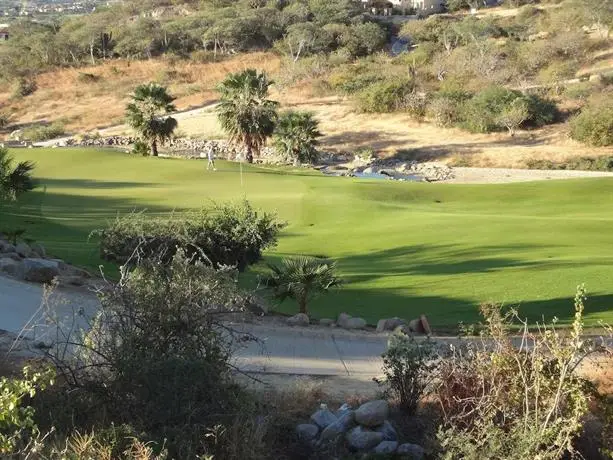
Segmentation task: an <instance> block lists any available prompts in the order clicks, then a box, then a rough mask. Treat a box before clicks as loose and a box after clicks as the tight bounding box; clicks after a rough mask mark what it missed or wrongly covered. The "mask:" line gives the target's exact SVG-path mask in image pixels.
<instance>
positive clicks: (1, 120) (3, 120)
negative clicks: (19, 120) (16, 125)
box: [0, 112, 11, 129]
mask: <svg viewBox="0 0 613 460" xmlns="http://www.w3.org/2000/svg"><path fill="white" fill-rule="evenodd" d="M10 122H11V117H10V115H9V114H7V113H4V112H0V129H4V128H6V127H7V126H8V125H9V123H10Z"/></svg>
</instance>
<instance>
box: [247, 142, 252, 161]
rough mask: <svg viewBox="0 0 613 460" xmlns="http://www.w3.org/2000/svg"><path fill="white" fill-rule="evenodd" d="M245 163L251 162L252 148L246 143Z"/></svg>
mask: <svg viewBox="0 0 613 460" xmlns="http://www.w3.org/2000/svg"><path fill="white" fill-rule="evenodd" d="M247 163H253V149H252V148H251V145H247Z"/></svg>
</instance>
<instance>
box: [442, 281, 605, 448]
mask: <svg viewBox="0 0 613 460" xmlns="http://www.w3.org/2000/svg"><path fill="white" fill-rule="evenodd" d="M584 299H585V291H584V290H583V288H582V287H579V288H578V290H577V295H576V297H575V320H574V322H573V324H572V328H571V330H570V332H569V333H564V332H561V331H559V330H557V329H556V327H555V323H553V324H551V325H540V326H538V328H537V329H536V330H534V331H531V330H529V328H528V326H527V324H525V323H523V329H522V333H521V335H520V336H519V337H518V338H516V339H515V338H513V337H512V335H511V333H510V325H511V322H512V321H513V320H514V321H518V320H519V317H518V315H517V312H515V311H510V312H509V313H507V314H503V313H501V310H500V308H499V307H498V306H496V305H483V306H482V307H481V311H482V313H483V316H484V318H485V321H486V325H487V328H486V334H485V335H484V336H483V338H482V340H481V342H479V343H476V344H472V345H467V346H465V347H458V348H454V349H453V350H452V355H451V357H449V358H446V359H444V360H443V361H442V363H441V366H440V384H439V387H438V390H437V397H438V400H439V403H440V407H441V411H442V414H443V425H442V426H441V427H440V429H439V432H438V440H439V442H440V446H441V450H442V452H443V458H445V459H455V458H463V459H467V460H468V459H475V460H476V459H494V458H495V459H509V460H511V459H517V458H540V459H561V458H564V457H565V456H571V457H572V456H575V455H577V451H576V445H575V444H576V441H577V439H578V438H579V437H580V435H581V433H582V431H583V426H584V421H585V418H586V416H587V415H588V413H589V408H590V406H589V404H590V401H591V400H592V399H593V397H594V393H593V390H592V386H591V385H590V384H589V383H588V382H587V381H586V380H585V379H584V378H582V377H580V376H579V374H578V373H577V370H578V366H579V365H580V364H581V363H582V362H583V361H584V360H585V359H586V358H587V357H588V356H591V355H593V354H595V353H601V352H604V351H605V348H604V346H603V344H602V343H600V342H598V341H591V340H587V339H585V338H584V331H583V308H584V307H583V303H584Z"/></svg>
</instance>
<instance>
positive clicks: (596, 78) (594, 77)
mask: <svg viewBox="0 0 613 460" xmlns="http://www.w3.org/2000/svg"><path fill="white" fill-rule="evenodd" d="M589 81H590V82H592V83H600V82H602V81H603V78H602V74H599V73H594V74H592V75H590V79H589Z"/></svg>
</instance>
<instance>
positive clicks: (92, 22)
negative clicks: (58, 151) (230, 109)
mask: <svg viewBox="0 0 613 460" xmlns="http://www.w3.org/2000/svg"><path fill="white" fill-rule="evenodd" d="M456 3H457V4H456ZM610 3H611V2H610V1H605V2H598V5H592V2H589V1H587V0H565V1H563V2H561V3H550V2H542V3H538V4H528V5H524V6H521V7H520V8H516V6H517V2H510V3H508V5H506V6H512V7H514V8H512V9H504V8H503V9H502V10H500V9H497V10H492V11H491V12H490V10H487V9H485V10H482V12H481V13H480V14H479V15H475V16H473V15H467V14H466V13H465V11H464V10H463V9H462V8H465V7H466V6H467V5H466V3H465V2H455V3H451V4H450V5H449V7H450V8H452V9H458V11H456V12H454V13H453V14H444V15H434V16H431V17H429V18H427V19H420V20H410V21H408V22H405V23H404V25H402V26H400V27H399V26H397V25H393V24H392V23H391V22H386V20H385V17H379V16H371V15H369V14H366V13H365V10H363V9H361V8H358V6H359V5H356V3H355V2H351V1H349V0H347V1H345V0H336V1H332V2H324V1H320V0H310V1H308V2H298V1H290V2H257V1H256V2H253V1H250V2H247V1H245V2H242V1H241V2H224V1H205V2H199V3H196V2H193V3H185V4H176V3H174V2H173V3H172V4H170V3H168V4H167V3H164V2H161V1H152V2H147V3H142V2H124V3H122V4H120V5H115V6H112V7H110V8H108V9H105V10H103V11H101V12H99V13H96V14H94V15H91V16H87V17H82V18H73V19H70V20H67V21H66V22H65V23H63V24H62V25H61V26H60V27H59V28H46V26H41V25H32V24H30V25H29V26H28V27H30V29H28V27H24V28H23V34H19V33H18V34H16V35H15V36H14V37H12V38H11V40H10V41H9V42H7V43H6V44H5V45H6V46H3V47H2V49H1V50H0V61H2V62H4V63H5V64H6V66H5V67H6V68H7V69H10V71H8V72H6V73H4V74H3V75H2V78H3V82H4V83H0V115H2V116H1V117H0V119H2V120H4V121H3V123H2V124H3V125H4V128H1V127H0V129H3V130H4V131H3V132H4V136H5V137H7V136H8V134H9V132H11V131H12V130H14V129H18V128H22V127H24V126H28V125H32V124H33V125H34V126H35V129H38V128H36V127H37V126H40V125H48V124H52V126H50V127H48V128H44V129H43V128H41V129H39V130H38V131H35V133H34V134H35V137H36V138H41V137H51V136H52V135H58V134H60V133H62V132H66V133H71V134H78V133H84V132H89V131H92V130H95V129H96V128H99V127H101V126H109V125H114V124H119V123H120V122H121V121H123V120H122V118H123V113H124V107H125V103H126V101H127V98H128V94H129V92H130V91H131V90H133V89H134V88H135V87H136V86H137V85H138V84H140V83H143V82H147V81H155V82H157V83H160V84H162V85H165V86H167V87H168V89H169V91H170V93H171V94H173V95H174V96H175V97H177V107H178V108H179V109H184V108H187V107H190V106H200V105H204V104H207V103H209V102H213V101H214V100H215V99H216V97H217V95H216V94H215V93H214V91H213V90H214V87H215V85H216V84H217V83H218V82H219V81H220V80H221V79H222V78H223V76H224V75H225V74H226V73H227V72H230V71H233V70H238V69H241V68H246V67H253V68H257V69H260V70H264V71H266V72H268V73H269V74H271V77H272V78H273V79H274V80H275V85H274V86H273V88H272V89H273V95H274V98H275V99H276V100H278V101H280V102H281V104H282V106H286V107H292V108H300V109H302V108H304V109H308V110H310V111H312V112H314V114H315V116H316V117H317V118H318V119H320V121H321V122H322V123H321V130H322V132H323V133H324V134H326V135H327V137H326V138H324V139H323V143H322V146H323V148H327V149H331V150H349V151H352V150H355V149H357V148H361V147H371V148H373V149H374V150H375V151H376V152H378V153H381V154H394V153H396V152H401V153H403V154H406V153H407V151H408V154H409V157H411V158H414V159H418V160H419V159H443V160H445V161H452V162H454V163H455V164H458V165H478V166H488V165H491V166H519V167H550V168H566V167H575V166H573V165H575V164H577V165H579V167H580V165H581V164H584V163H585V162H582V161H579V162H574V163H573V162H572V161H569V160H570V159H572V158H574V157H580V158H583V157H586V158H593V157H598V156H609V155H611V149H610V148H607V146H609V145H610V144H611V137H610V135H608V133H609V132H610V131H611V129H613V116H612V115H611V114H612V113H613V111H612V110H611V104H612V103H611V100H613V98H612V97H611V95H612V94H613V92H612V89H613V85H612V84H611V83H612V82H613V77H612V76H611V53H612V52H613V51H612V49H613V48H612V47H611V40H610V38H609V35H608V29H609V27H610V26H611V24H612V21H613V7H612V5H611V4H610ZM139 12H140V13H139ZM494 13H495V14H494ZM396 38H401V39H402V40H404V41H405V42H406V43H408V45H407V51H405V52H403V53H400V54H398V55H392V53H390V45H391V44H392V43H393V42H394V41H395V40H396ZM51 44H52V45H53V46H51ZM43 45H44V46H43ZM23 49H29V50H31V51H32V53H31V55H32V59H28V60H26V61H27V62H26V61H24V60H23V59H21V58H20V56H22V51H23ZM262 49H267V50H269V51H267V52H261V51H259V52H253V51H254V50H262ZM235 53H238V54H235ZM39 58H40V59H42V61H40V62H36V63H35V65H30V64H31V63H32V62H34V61H36V59H39ZM92 62H93V65H92ZM58 82H61V83H58ZM362 113H364V114H369V113H389V114H390V115H386V116H385V117H381V116H379V115H378V116H377V117H373V116H370V115H361V114H362ZM451 128H453V130H452V129H451ZM42 131H44V132H42ZM122 131H125V130H123V129H119V130H116V131H115V132H122ZM492 132H494V133H496V134H494V135H492V136H490V135H489V134H488V133H492ZM30 133H31V131H28V132H27V133H26V137H27V136H28V135H30ZM483 134H485V135H486V136H482V135H483ZM0 135H2V134H1V133H0ZM177 135H179V136H181V135H189V136H194V137H220V136H221V135H222V134H220V133H219V129H218V128H217V126H216V123H215V121H214V120H213V119H212V117H209V116H208V115H204V116H202V117H194V118H190V119H189V120H182V121H180V126H179V130H178V132H177ZM441 136H444V137H446V138H448V139H449V140H448V141H447V142H444V143H442V142H441ZM32 138H34V137H32ZM569 138H572V139H573V140H572V141H571V140H569ZM370 140H372V143H371V144H372V145H369V142H370ZM443 144H444V145H443ZM604 163H606V162H604ZM604 163H603V164H604Z"/></svg>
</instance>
